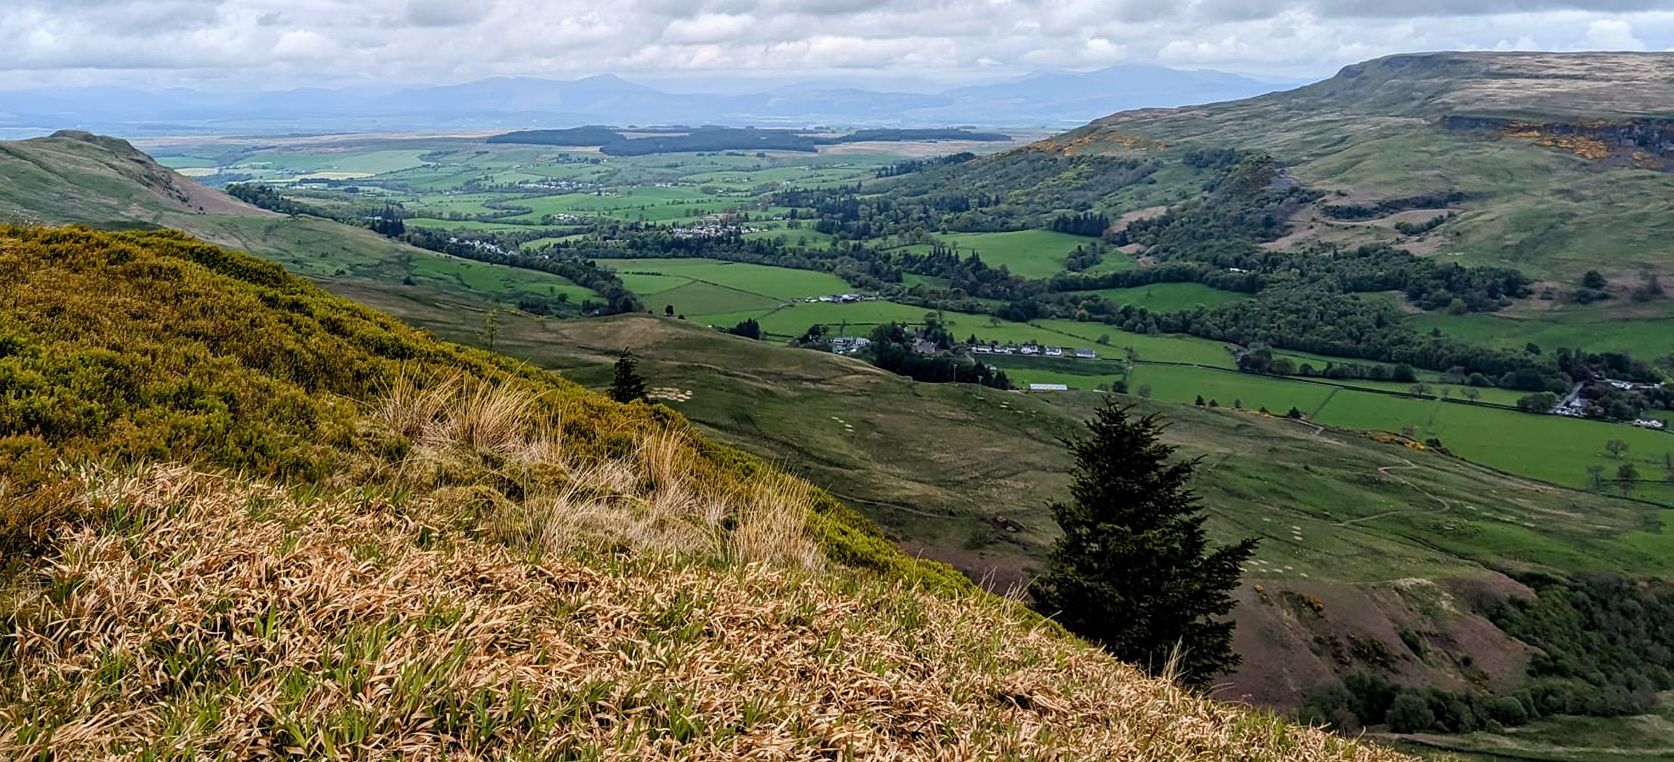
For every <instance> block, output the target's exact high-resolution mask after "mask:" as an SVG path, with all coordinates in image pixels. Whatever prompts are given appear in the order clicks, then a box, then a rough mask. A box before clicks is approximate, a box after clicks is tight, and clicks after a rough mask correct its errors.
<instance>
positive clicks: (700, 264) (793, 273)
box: [598, 259, 922, 314]
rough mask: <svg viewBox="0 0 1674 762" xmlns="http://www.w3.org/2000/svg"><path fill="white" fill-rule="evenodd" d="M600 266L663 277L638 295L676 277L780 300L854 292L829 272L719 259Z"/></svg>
mask: <svg viewBox="0 0 1674 762" xmlns="http://www.w3.org/2000/svg"><path fill="white" fill-rule="evenodd" d="M598 263H599V264H600V265H602V266H604V267H608V268H610V269H612V270H616V271H618V272H622V273H635V275H628V276H625V277H627V278H640V277H642V276H643V275H644V274H652V275H654V276H660V277H659V278H658V279H657V280H655V281H651V280H639V281H636V282H637V283H639V285H638V286H635V285H631V284H630V285H629V286H628V288H629V289H630V290H632V291H634V292H635V293H640V288H645V289H647V291H645V293H647V294H655V293H658V292H659V291H663V290H666V289H667V288H668V287H670V286H669V284H670V283H671V282H672V281H671V280H670V279H676V278H677V279H682V280H685V281H701V282H706V283H712V284H715V285H718V286H725V287H728V288H733V289H737V290H738V291H742V292H745V293H747V294H755V295H758V296H764V297H767V298H769V299H775V300H781V301H783V300H789V299H798V298H809V297H818V296H825V295H829V294H842V293H847V292H849V291H851V290H853V287H852V286H850V285H849V284H848V283H847V282H845V281H844V280H843V279H842V278H839V277H837V276H835V275H832V274H830V273H822V272H814V271H812V270H794V269H791V268H789V267H773V266H771V265H757V264H750V263H747V262H725V261H722V260H718V259H600V260H598ZM737 309H745V310H747V309H749V306H748V305H741V306H740V307H739V308H737ZM723 311H724V310H723ZM921 314H922V311H921Z"/></svg>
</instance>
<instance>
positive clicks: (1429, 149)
mask: <svg viewBox="0 0 1674 762" xmlns="http://www.w3.org/2000/svg"><path fill="white" fill-rule="evenodd" d="M1671 74H1674V55H1669V54H1629V53H1621V54H1615V53H1611V54H1548V53H1529V54H1516V53H1504V54H1502V53H1437V54H1421V55H1402V56H1394V57H1390V58H1385V59H1379V60H1375V61H1370V62H1367V63H1363V64H1357V65H1354V66H1350V67H1347V68H1345V69H1344V70H1343V71H1342V72H1341V73H1339V74H1338V75H1337V76H1335V77H1333V78H1331V79H1328V80H1325V81H1323V82H1319V83H1316V84H1313V85H1308V86H1306V87H1302V88H1299V89H1296V90H1290V91H1286V92H1281V93H1273V94H1269V95H1264V96H1259V97H1256V98H1252V99H1248V100H1242V101H1234V102H1228V103H1220V104H1213V105H1207V106H1193V107H1187V108H1180V109H1152V110H1141V111H1130V112H1124V113H1118V114H1114V115H1112V116H1108V117H1105V118H1103V119H1099V120H1096V121H1094V122H1093V123H1091V124H1089V125H1088V126H1086V127H1083V128H1081V129H1078V130H1073V131H1071V132H1069V133H1066V134H1064V135H1061V136H1059V137H1057V138H1054V139H1052V140H1050V141H1048V142H1046V143H1044V144H1042V145H1041V146H1040V147H1041V148H1044V149H1047V150H1052V151H1058V152H1064V153H1070V154H1083V155H1084V154H1126V153H1131V152H1133V151H1135V150H1136V148H1135V146H1140V148H1139V149H1138V150H1142V151H1151V150H1157V149H1158V148H1161V147H1166V146H1185V145H1195V146H1206V147H1207V146H1232V147H1238V148H1246V149H1253V150H1259V151H1264V152H1267V153H1269V154H1271V155H1273V156H1275V157H1277V158H1278V159H1279V160H1280V161H1282V162H1284V163H1285V164H1287V165H1289V166H1290V167H1291V168H1292V171H1293V172H1294V175H1295V177H1296V178H1297V180H1299V181H1301V182H1303V183H1304V184H1307V185H1309V186H1313V187H1317V188H1319V189H1321V190H1324V191H1326V192H1327V194H1328V196H1327V198H1326V199H1325V200H1324V201H1323V202H1322V203H1321V204H1320V205H1318V206H1316V207H1315V208H1311V209H1309V210H1307V211H1306V212H1304V213H1303V214H1301V215H1299V216H1298V218H1297V219H1296V220H1295V221H1294V223H1295V225H1296V227H1297V228H1298V230H1297V231H1296V235H1295V236H1294V237H1293V238H1292V239H1290V242H1291V243H1295V244H1302V243H1305V242H1307V241H1310V240H1319V241H1326V242H1337V243H1347V242H1350V241H1355V242H1358V241H1362V240H1370V239H1382V240H1390V241H1397V242H1400V243H1403V244H1406V245H1409V246H1413V247H1415V248H1416V249H1418V250H1420V251H1423V252H1426V253H1430V252H1434V253H1437V254H1438V255H1443V256H1449V257H1457V258H1458V259H1459V260H1460V261H1462V262H1467V263H1483V264H1500V265H1506V266H1512V267H1517V268H1519V269H1522V270H1524V271H1526V272H1528V273H1530V274H1532V275H1535V276H1537V277H1541V278H1548V279H1552V280H1553V281H1554V282H1557V283H1560V284H1565V285H1571V284H1572V283H1573V281H1574V280H1575V279H1577V278H1579V277H1580V275H1581V274H1582V272H1584V271H1585V270H1589V269H1599V270H1601V271H1603V272H1605V273H1606V274H1607V275H1609V276H1611V277H1614V278H1618V279H1624V280H1625V279H1628V278H1630V277H1632V276H1636V275H1637V274H1638V273H1639V272H1640V271H1642V270H1646V269H1649V270H1653V271H1658V272H1661V273H1664V274H1667V273H1670V272H1674V263H1671V262H1669V261H1668V259H1667V258H1666V256H1665V255H1664V252H1663V250H1662V248H1661V244H1660V242H1661V241H1664V240H1667V237H1668V235H1669V234H1670V233H1671V232H1674V230H1670V229H1669V227H1668V226H1669V225H1670V224H1671V223H1670V222H1669V220H1671V219H1674V215H1670V214H1669V212H1670V211H1671V209H1670V204H1674V175H1670V174H1669V173H1668V172H1667V170H1668V169H1669V168H1670V167H1669V164H1668V162H1670V160H1674V151H1671V148H1670V146H1671V145H1674V143H1671V140H1670V136H1671V133H1670V132H1669V122H1668V118H1669V117H1670V116H1674V88H1671V87H1670V86H1669V84H1668V83H1669V81H1670V78H1671ZM1379 204H1384V205H1385V206H1384V209H1385V210H1387V211H1384V212H1383V213H1380V214H1374V215H1371V217H1370V218H1369V219H1371V220H1373V221H1374V224H1372V225H1368V224H1366V222H1367V219H1362V218H1356V219H1352V220H1350V219H1343V218H1342V215H1340V214H1339V215H1336V216H1333V215H1332V214H1329V213H1322V209H1323V208H1324V207H1326V206H1327V205H1334V206H1336V207H1343V206H1352V205H1361V206H1371V207H1377V206H1378V205H1379ZM1414 210H1424V211H1427V212H1429V214H1432V215H1433V214H1436V213H1438V212H1447V211H1454V212H1457V216H1456V217H1455V218H1453V219H1451V220H1449V221H1448V222H1447V223H1446V224H1444V225H1442V226H1441V227H1440V228H1438V229H1437V230H1436V231H1435V232H1433V233H1429V234H1427V235H1423V236H1417V237H1412V236H1405V237H1403V236H1400V235H1398V234H1396V233H1395V231H1393V230H1391V229H1389V226H1390V224H1392V222H1393V220H1391V221H1389V222H1385V223H1384V224H1382V225H1378V224H1376V221H1382V220H1384V219H1385V218H1389V217H1392V216H1393V215H1395V214H1398V213H1403V212H1406V213H1409V216H1411V214H1412V213H1414ZM1325 211H1326V212H1328V211H1329V210H1325ZM1345 223H1352V224H1345ZM1415 238H1416V240H1414V239H1415Z"/></svg>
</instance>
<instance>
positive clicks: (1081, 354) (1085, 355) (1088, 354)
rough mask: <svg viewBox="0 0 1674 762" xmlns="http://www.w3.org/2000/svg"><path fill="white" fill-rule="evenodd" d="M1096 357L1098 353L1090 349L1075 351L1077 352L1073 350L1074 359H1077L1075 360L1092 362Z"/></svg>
mask: <svg viewBox="0 0 1674 762" xmlns="http://www.w3.org/2000/svg"><path fill="white" fill-rule="evenodd" d="M1098 356H1099V355H1098V353H1097V352H1094V351H1093V350H1091V349H1077V350H1075V359H1077V360H1092V359H1094V358H1097V357H1098Z"/></svg>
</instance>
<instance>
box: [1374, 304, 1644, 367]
mask: <svg viewBox="0 0 1674 762" xmlns="http://www.w3.org/2000/svg"><path fill="white" fill-rule="evenodd" d="M1407 322H1408V323H1409V324H1410V325H1412V326H1413V327H1414V328H1417V329H1419V330H1421V331H1428V330H1430V329H1432V328H1436V329H1440V330H1441V331H1442V332H1443V333H1445V334H1447V335H1449V336H1454V337H1456V338H1460V339H1463V340H1465V341H1469V342H1472V343H1475V344H1483V345H1486V346H1498V347H1509V348H1514V349H1522V348H1523V347H1524V345H1526V344H1528V343H1530V342H1533V343H1534V344H1535V345H1537V346H1539V347H1541V348H1542V349H1543V350H1545V351H1551V350H1554V349H1557V348H1558V347H1569V348H1571V349H1586V350H1589V351H1593V352H1626V353H1629V354H1632V355H1633V356H1635V357H1638V358H1643V359H1647V360H1649V359H1654V358H1657V357H1665V356H1668V355H1670V354H1674V330H1670V325H1674V302H1669V301H1666V300H1664V301H1659V302H1656V303H1652V304H1647V305H1634V304H1623V303H1616V304H1612V303H1609V302H1606V303H1603V304H1599V305H1593V306H1591V307H1589V308H1581V307H1575V306H1570V307H1566V308H1565V309H1563V310H1561V311H1552V312H1548V313H1541V314H1538V315H1498V314H1481V313H1478V314H1472V315H1441V314H1424V315H1413V316H1411V317H1408V318H1407Z"/></svg>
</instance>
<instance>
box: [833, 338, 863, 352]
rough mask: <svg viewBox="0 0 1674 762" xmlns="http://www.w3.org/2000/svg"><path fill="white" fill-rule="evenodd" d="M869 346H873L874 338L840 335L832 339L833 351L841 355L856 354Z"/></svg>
mask: <svg viewBox="0 0 1674 762" xmlns="http://www.w3.org/2000/svg"><path fill="white" fill-rule="evenodd" d="M869 346H872V340H871V339H867V338H863V337H860V336H838V337H837V338H835V339H832V340H831V351H833V352H836V353H837V354H840V355H852V354H856V353H858V352H862V351H865V349H866V348H867V347H869Z"/></svg>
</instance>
